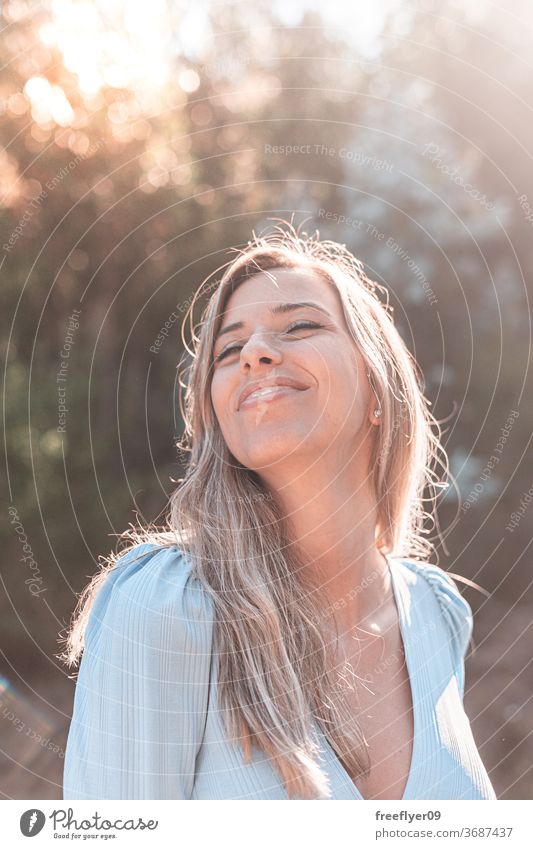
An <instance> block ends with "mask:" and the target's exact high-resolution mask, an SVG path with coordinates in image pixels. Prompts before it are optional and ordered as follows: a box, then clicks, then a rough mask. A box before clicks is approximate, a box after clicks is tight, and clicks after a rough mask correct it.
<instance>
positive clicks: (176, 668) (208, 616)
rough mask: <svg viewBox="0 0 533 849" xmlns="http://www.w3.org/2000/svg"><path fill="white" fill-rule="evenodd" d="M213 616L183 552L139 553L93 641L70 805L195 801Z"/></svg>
mask: <svg viewBox="0 0 533 849" xmlns="http://www.w3.org/2000/svg"><path fill="white" fill-rule="evenodd" d="M212 634H213V616H212V608H211V605H210V603H209V598H208V596H207V594H206V593H205V590H203V588H202V587H201V585H200V583H199V581H198V580H197V579H196V578H194V577H193V576H192V575H191V565H190V561H189V560H188V559H187V558H186V556H185V555H184V554H183V552H181V551H180V550H179V549H177V548H176V547H173V548H158V547H156V546H154V545H153V544H150V543H148V544H143V545H137V546H135V547H134V548H131V549H129V550H128V551H127V552H126V553H125V554H123V555H122V556H121V557H120V558H119V559H118V561H117V563H116V564H115V566H114V568H113V569H112V570H111V572H110V573H109V575H108V576H107V578H106V579H105V581H104V583H103V585H102V586H101V588H100V590H99V591H98V594H97V596H96V599H95V601H94V603H93V606H92V608H91V612H90V616H89V620H88V623H87V627H86V631H85V648H84V652H83V655H82V659H81V663H80V667H79V673H78V678H77V683H76V690H75V696H74V706H73V714H72V721H71V724H70V729H69V734H68V739H67V746H66V751H65V762H64V774H63V799H189V798H190V797H191V794H192V789H193V784H194V773H195V761H196V756H197V753H198V750H199V748H200V745H201V741H202V737H203V733H204V729H205V722H206V716H207V706H208V696H209V677H210V664H211V654H212Z"/></svg>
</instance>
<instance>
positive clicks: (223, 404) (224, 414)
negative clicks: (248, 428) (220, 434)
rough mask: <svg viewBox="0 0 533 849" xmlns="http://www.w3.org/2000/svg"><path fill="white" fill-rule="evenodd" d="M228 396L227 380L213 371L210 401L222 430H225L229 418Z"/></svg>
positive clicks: (229, 389)
mask: <svg viewBox="0 0 533 849" xmlns="http://www.w3.org/2000/svg"><path fill="white" fill-rule="evenodd" d="M230 398H231V388H230V387H229V386H228V383H227V381H225V380H224V379H223V378H222V377H221V376H220V375H218V374H216V373H215V375H214V376H213V380H212V381H211V403H212V405H213V409H214V411H215V416H216V418H217V421H218V424H219V426H220V428H221V430H222V431H225V430H226V428H227V426H228V422H229V421H230V420H231V419H230V414H231V410H230V407H229V405H230Z"/></svg>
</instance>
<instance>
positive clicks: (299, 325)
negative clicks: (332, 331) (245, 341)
mask: <svg viewBox="0 0 533 849" xmlns="http://www.w3.org/2000/svg"><path fill="white" fill-rule="evenodd" d="M321 327H324V325H323V324H319V323H318V322H316V321H298V322H294V323H293V324H289V326H288V327H287V330H286V333H292V332H293V331H294V330H305V329H306V328H307V329H311V330H313V329H320V328H321ZM241 348H242V345H230V346H229V348H224V350H223V351H221V352H220V354H218V356H216V357H215V362H216V363H219V362H220V361H221V360H223V359H225V358H226V357H227V356H228V354H231V353H232V352H233V351H239V350H240V349H241Z"/></svg>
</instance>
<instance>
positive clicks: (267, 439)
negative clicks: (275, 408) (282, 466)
mask: <svg viewBox="0 0 533 849" xmlns="http://www.w3.org/2000/svg"><path fill="white" fill-rule="evenodd" d="M244 446H246V452H245V453H246V456H245V457H242V454H243V451H242V449H243V447H244ZM239 448H240V451H239V454H240V455H241V459H240V462H241V463H242V464H243V465H245V466H246V467H247V468H249V469H253V470H254V471H257V472H260V471H261V469H262V468H263V469H265V470H266V468H267V467H268V466H272V465H277V464H278V463H282V462H284V461H287V460H289V462H290V463H293V462H295V461H297V460H298V457H299V456H300V457H301V458H302V459H303V457H304V455H305V456H306V457H307V459H309V457H310V456H311V455H312V454H316V452H313V451H312V450H311V448H312V446H310V443H309V432H308V431H307V432H305V433H304V432H302V431H301V430H300V431H299V432H290V433H287V431H284V432H279V431H278V432H276V430H275V429H273V428H270V427H265V428H262V427H261V426H259V427H258V428H257V430H256V431H255V432H254V433H253V434H251V435H250V436H249V437H248V438H244V437H243V439H242V441H241V442H240V443H239ZM233 453H235V452H233ZM289 455H290V456H289ZM235 456H237V455H235Z"/></svg>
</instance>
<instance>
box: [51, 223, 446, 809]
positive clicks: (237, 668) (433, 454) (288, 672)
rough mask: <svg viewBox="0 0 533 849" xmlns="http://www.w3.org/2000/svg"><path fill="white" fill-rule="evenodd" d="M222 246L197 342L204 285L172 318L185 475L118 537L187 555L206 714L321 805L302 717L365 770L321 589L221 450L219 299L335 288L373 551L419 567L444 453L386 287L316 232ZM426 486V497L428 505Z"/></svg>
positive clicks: (289, 231)
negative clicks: (225, 257)
mask: <svg viewBox="0 0 533 849" xmlns="http://www.w3.org/2000/svg"><path fill="white" fill-rule="evenodd" d="M284 223H287V222H284ZM235 250H236V251H237V254H238V255H237V257H236V258H233V259H232V260H230V262H229V263H228V264H227V265H226V266H225V271H224V273H223V275H222V278H221V280H220V283H219V285H218V286H217V288H216V289H215V291H214V293H213V294H212V295H211V296H210V298H209V300H208V303H207V305H206V307H205V309H204V311H203V313H202V317H201V321H200V325H199V326H200V332H199V335H197V334H196V326H195V325H194V323H193V313H194V307H195V304H196V301H197V299H198V298H200V297H201V296H202V291H203V287H204V286H205V285H206V283H207V281H208V280H209V277H208V278H207V280H206V281H204V284H202V286H200V288H199V289H198V291H197V293H196V295H195V297H194V299H193V301H192V303H191V305H190V308H189V310H188V313H187V315H186V317H185V322H186V321H187V319H189V321H190V326H191V331H192V333H191V335H192V341H193V348H192V349H189V353H190V355H191V357H192V363H191V364H190V365H189V366H187V368H186V369H185V371H187V372H190V374H189V377H188V380H186V381H182V380H180V387H181V389H182V390H184V392H182V393H181V395H180V405H181V410H182V415H183V418H184V422H185V429H184V433H183V436H182V438H181V439H180V440H179V441H178V443H177V445H178V448H180V449H181V450H183V451H185V452H187V453H188V454H190V457H189V461H188V464H187V468H186V472H185V476H184V478H183V479H181V480H180V481H178V483H179V485H178V487H177V488H176V490H175V491H174V492H173V493H172V495H171V496H170V501H169V505H170V506H169V509H168V512H167V515H166V521H165V525H164V527H163V528H162V529H158V528H157V527H155V526H151V527H149V528H141V529H135V528H134V529H133V531H130V530H127V531H126V532H125V533H124V534H122V535H121V536H123V537H126V538H128V539H129V542H130V545H129V548H131V547H133V546H135V545H137V544H139V543H146V542H148V543H155V544H156V545H157V546H160V547H169V546H173V545H176V544H178V545H179V546H180V548H181V550H182V551H184V552H185V553H186V554H187V556H188V557H189V558H190V561H191V564H192V568H193V570H194V573H195V575H196V576H197V577H198V578H199V579H200V581H201V583H202V585H203V587H204V588H205V591H206V592H207V593H208V594H209V596H210V597H211V598H212V600H213V604H214V611H215V621H214V651H216V654H217V657H218V660H219V676H218V689H219V708H220V710H221V712H222V715H223V717H224V721H225V728H226V732H227V734H228V738H229V739H230V740H231V741H232V742H234V743H235V744H237V745H241V746H242V750H243V753H244V757H245V760H247V761H249V760H250V757H251V747H252V745H255V746H257V747H258V748H260V749H262V750H263V751H264V752H265V753H266V754H267V756H268V757H269V758H270V760H271V763H272V766H273V767H274V768H275V769H276V770H277V771H278V774H279V775H280V777H281V779H282V781H283V784H284V786H285V789H286V791H287V794H288V796H289V797H290V798H293V797H294V796H298V797H300V798H317V797H318V798H324V797H327V795H328V784H327V777H326V776H325V774H324V773H323V771H322V770H321V769H320V767H319V765H318V763H317V761H316V756H317V754H318V747H317V741H316V738H315V737H314V735H313V733H312V726H311V720H312V719H313V718H314V719H315V720H316V721H317V722H318V724H319V725H320V727H321V728H322V730H323V731H324V732H325V734H326V735H327V737H328V739H329V741H330V742H331V745H332V746H333V748H334V749H335V750H336V751H337V753H338V754H339V756H340V757H341V758H342V759H343V761H344V763H345V765H346V768H347V770H348V771H349V772H350V773H351V774H352V775H353V776H355V777H358V776H360V775H364V776H366V775H368V773H369V768H370V759H369V755H368V752H367V744H366V741H365V739H364V736H363V733H362V731H361V729H360V728H359V726H358V724H357V723H356V722H355V721H354V719H353V716H351V715H350V712H349V710H348V708H347V706H346V703H345V700H344V698H343V695H342V694H343V687H344V686H345V685H344V684H343V683H341V681H340V679H339V675H338V673H334V672H333V671H332V670H333V668H334V662H333V657H332V654H331V648H330V644H329V643H328V641H327V639H326V637H325V631H324V628H323V627H322V625H321V621H322V622H323V620H324V607H325V603H326V601H325V598H324V597H323V595H322V591H321V590H320V588H316V587H312V586H306V583H305V578H304V577H302V573H303V572H304V571H305V570H302V569H301V565H302V564H300V563H297V562H295V560H294V559H293V557H294V556H293V555H292V554H290V553H289V552H290V551H291V550H292V548H291V546H290V545H289V541H290V540H289V533H288V528H287V524H286V521H285V517H284V516H283V515H282V513H281V511H280V509H279V507H278V504H277V502H276V500H275V499H273V498H272V496H271V494H270V493H269V492H267V491H266V488H265V487H264V486H263V484H262V482H261V479H260V478H259V476H258V475H257V474H256V473H255V472H253V471H252V470H250V469H248V468H246V467H245V466H244V465H242V464H241V463H239V462H238V461H237V460H236V458H235V457H234V456H233V455H231V454H230V452H229V449H228V447H227V445H226V444H225V442H224V439H223V436H222V433H221V430H220V427H219V425H218V422H217V418H216V415H215V412H214V409H213V405H212V401H211V394H210V381H211V377H212V358H213V345H214V340H215V338H216V333H217V331H218V328H219V325H220V321H221V317H222V313H223V311H224V308H225V304H226V302H227V299H228V297H229V295H230V294H231V293H232V292H233V291H235V289H236V288H237V286H238V285H239V284H241V283H242V282H243V281H245V280H247V279H248V278H249V277H251V276H253V275H254V274H257V273H259V272H260V271H267V270H269V269H273V268H296V269H311V270H312V271H315V272H316V273H318V274H319V275H320V276H321V277H322V278H323V279H324V281H325V282H327V283H328V284H330V285H332V286H335V288H336V289H337V292H338V294H339V297H340V301H341V304H342V309H343V312H344V317H345V320H346V325H347V328H348V329H349V332H350V333H351V335H352V337H353V340H354V342H355V344H356V345H357V346H358V348H359V351H360V352H361V354H362V356H363V358H364V361H365V364H366V368H367V372H368V374H369V378H370V382H371V385H372V388H373V390H374V392H375V394H376V397H377V399H378V401H379V406H380V407H381V409H382V415H381V418H380V426H379V427H376V428H373V430H374V431H375V432H376V435H375V437H374V439H375V442H374V445H373V454H372V462H371V475H372V480H373V485H374V491H375V497H376V503H377V509H378V522H377V526H376V545H377V547H378V548H379V549H380V550H381V551H382V552H383V553H386V554H388V555H390V556H393V557H410V558H413V559H422V560H427V559H428V557H429V555H430V554H431V553H432V551H433V544H432V543H431V542H430V540H429V539H428V538H427V534H428V528H427V527H424V524H425V523H427V520H428V519H430V520H432V514H431V513H429V512H426V511H425V509H424V502H425V501H426V500H429V501H430V502H431V504H432V505H433V508H434V507H435V500H436V495H435V493H436V489H437V488H438V487H440V486H445V485H446V483H440V482H439V478H438V476H437V474H436V472H435V470H434V469H433V468H432V466H433V465H434V463H435V461H436V462H437V464H440V465H441V467H442V469H443V470H444V472H445V476H447V473H448V464H447V457H446V453H445V452H444V449H443V448H442V446H441V443H440V436H441V433H440V426H439V424H438V422H437V421H436V419H435V418H434V417H433V415H432V414H431V413H430V411H429V410H428V404H429V402H428V401H426V399H425V397H424V394H423V390H422V383H421V380H420V376H419V373H418V371H417V368H418V367H417V365H416V362H415V361H414V359H413V358H412V356H411V355H410V353H409V351H408V349H407V348H406V346H405V344H404V342H403V341H402V338H401V337H400V335H399V333H398V331H397V329H396V328H395V326H394V323H393V315H392V312H393V311H392V309H391V308H390V306H389V304H388V300H385V303H383V302H382V300H381V299H380V294H381V295H385V296H386V295H387V293H386V290H385V288H384V287H383V286H379V285H378V284H376V283H374V282H371V281H370V280H369V279H368V278H367V277H366V275H365V273H364V271H363V267H362V264H361V262H360V261H359V260H357V259H356V258H355V257H354V256H353V255H352V254H351V253H350V251H349V250H348V249H347V248H346V246H345V245H340V244H338V243H336V242H332V241H324V240H322V241H321V240H320V239H319V234H318V232H317V233H316V235H312V236H307V234H306V233H303V234H301V235H300V234H299V233H298V232H296V231H295V230H294V228H293V226H292V224H290V225H288V227H287V228H286V229H284V227H282V226H276V227H275V228H274V231H273V232H272V233H270V234H268V235H266V236H260V237H257V236H256V235H255V233H254V238H253V240H251V241H250V242H248V244H247V246H246V247H245V248H244V249H240V248H239V249H235ZM218 271H220V269H218ZM211 276H212V275H210V277H211ZM211 288H212V287H211ZM185 322H184V324H185ZM439 455H440V456H439ZM426 487H429V488H430V491H431V492H433V493H434V494H433V495H430V497H429V499H427V498H425V497H424V493H425V490H426ZM122 553H123V552H122V551H121V552H120V554H122ZM118 556H119V555H115V554H112V555H110V556H109V557H108V558H107V565H106V566H105V568H103V569H102V570H101V571H100V573H99V574H97V575H96V576H95V577H94V578H93V580H92V582H91V584H90V585H89V586H88V587H87V588H86V589H85V591H84V593H83V594H82V596H81V598H80V600H79V603H78V606H77V609H76V611H75V616H74V621H73V625H72V627H71V630H70V633H69V635H68V638H67V640H66V643H67V647H66V651H65V652H64V653H63V655H61V656H60V657H61V658H62V659H63V660H64V661H65V662H66V663H68V664H69V665H70V664H72V663H75V662H76V661H77V660H78V658H79V656H80V653H81V651H82V648H83V634H84V630H85V625H86V623H87V620H88V617H89V613H90V609H91V606H92V603H93V601H94V598H95V596H96V593H97V591H98V589H99V587H100V586H101V584H102V582H103V581H104V580H105V578H106V576H107V574H108V573H109V571H110V570H111V569H112V568H113V566H114V565H115V563H116V561H117V559H118ZM345 680H346V679H345V678H344V681H345ZM332 695H337V698H331V697H332Z"/></svg>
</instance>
